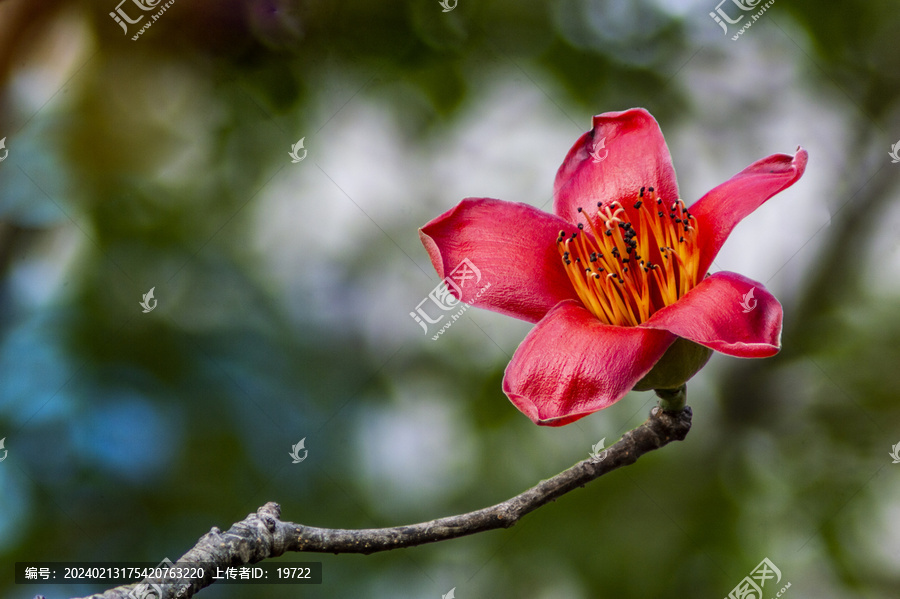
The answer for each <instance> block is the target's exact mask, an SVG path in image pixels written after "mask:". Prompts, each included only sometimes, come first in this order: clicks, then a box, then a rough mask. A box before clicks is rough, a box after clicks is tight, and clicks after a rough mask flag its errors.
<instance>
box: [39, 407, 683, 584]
mask: <svg viewBox="0 0 900 599" xmlns="http://www.w3.org/2000/svg"><path fill="white" fill-rule="evenodd" d="M691 416H692V412H691V408H690V407H685V408H684V409H683V410H681V411H678V412H667V411H664V410H662V409H661V408H659V407H655V408H653V410H652V411H651V412H650V418H649V419H647V421H646V422H644V423H643V424H642V425H640V426H639V427H637V428H635V429H634V430H632V431H629V432H627V433H625V435H624V436H623V437H622V438H621V439H620V440H619V441H618V442H617V443H615V444H614V445H612V446H610V447H609V448H607V449H606V450H604V452H602V453H601V454H599V457H597V458H595V457H592V458H589V459H587V460H583V461H581V462H578V463H577V464H575V465H574V466H572V467H571V468H569V469H568V470H565V471H563V472H560V473H559V474H557V475H556V476H554V477H553V478H549V479H547V480H544V481H541V482H540V483H538V484H537V485H535V486H534V487H532V488H530V489H528V490H527V491H525V492H524V493H521V494H519V495H516V496H515V497H512V498H510V499H507V500H506V501H503V502H501V503H498V504H496V505H493V506H491V507H487V508H484V509H480V510H476V511H474V512H469V513H467V514H460V515H457V516H449V517H447V518H439V519H437V520H431V521H430V522H420V523H419V524H411V525H409V526H396V527H392V528H371V529H359V530H344V529H331V528H315V527H312V526H305V525H303V524H294V523H292V522H282V521H281V520H280V517H281V507H280V506H279V505H278V504H277V503H273V502H269V503H267V504H265V505H264V506H262V507H261V508H259V509H258V510H257V511H256V513H255V514H250V515H248V516H247V517H246V518H245V519H244V520H242V521H240V522H237V523H236V524H234V525H233V526H232V527H231V528H230V529H228V530H227V531H226V532H222V531H221V530H219V529H218V528H213V529H212V530H210V531H209V532H208V533H207V534H205V535H203V537H201V538H200V540H199V541H198V543H197V544H196V545H195V546H194V547H193V549H191V550H190V551H188V552H187V553H186V554H184V555H183V556H182V557H181V558H180V559H179V560H178V562H177V564H176V565H177V566H189V565H190V564H199V563H203V564H210V563H214V564H216V565H219V566H221V567H223V568H225V567H229V566H241V565H245V564H255V563H257V562H260V561H263V560H265V559H268V558H273V557H278V556H280V555H283V554H284V553H286V552H288V551H298V552H313V553H364V554H369V553H376V552H378V551H389V550H391V549H399V548H401V547H415V546H417V545H424V544H426V543H437V542H439V541H446V540H449V539H456V538H459V537H464V536H467V535H471V534H475V533H479V532H484V531H486V530H494V529H497V528H509V527H511V526H513V525H514V524H515V523H516V522H518V521H519V520H520V519H521V518H522V517H523V516H525V515H526V514H528V513H530V512H533V511H534V510H536V509H538V508H539V507H541V506H544V505H546V504H548V503H550V502H551V501H554V500H555V499H557V498H558V497H561V496H563V495H565V494H566V493H568V492H569V491H572V490H573V489H576V488H578V487H583V486H584V485H586V484H587V483H589V482H591V481H592V480H594V479H597V478H600V477H601V476H603V475H604V474H607V473H608V472H612V471H613V470H617V469H619V468H621V467H623V466H628V465H631V464H633V463H635V462H636V461H637V459H638V458H639V457H641V456H642V455H644V454H645V453H647V452H649V451H653V450H654V449H659V448H660V447H662V446H664V445H667V444H668V443H670V442H672V441H681V440H683V439H684V438H685V437H686V436H687V433H688V431H689V430H690V428H691ZM211 577H212V573H211V572H208V573H207V576H206V578H203V579H193V580H189V581H183V582H182V584H180V585H176V584H171V585H169V584H167V585H163V590H164V594H163V597H161V598H160V599H172V598H173V597H175V596H176V593H178V592H179V591H180V594H178V597H179V599H181V598H186V597H191V596H193V595H194V594H195V593H196V592H197V591H199V590H200V589H202V588H204V587H206V586H209V585H210V584H212V583H213V582H214V581H213V580H212V578H211ZM188 585H189V586H188ZM135 586H136V585H125V586H121V587H116V588H113V589H110V590H108V591H106V592H104V593H100V594H96V595H91V596H90V597H87V598H85V599H125V598H128V599H132V597H133V596H131V597H130V596H129V592H130V591H131V590H132V589H133V588H135ZM176 587H178V588H176ZM35 599H41V598H40V596H38V597H36V598H35Z"/></svg>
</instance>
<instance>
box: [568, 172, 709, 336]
mask: <svg viewBox="0 0 900 599" xmlns="http://www.w3.org/2000/svg"><path fill="white" fill-rule="evenodd" d="M597 208H598V209H597V214H596V216H595V217H594V218H591V217H588V218H587V219H586V220H587V223H588V228H589V231H585V230H584V225H578V231H575V232H573V233H571V234H570V235H567V234H566V232H565V231H560V232H559V237H558V238H557V240H556V245H557V247H558V249H559V253H560V256H561V257H562V261H563V267H564V268H565V270H566V274H567V275H568V277H569V280H570V281H571V282H572V286H573V287H574V288H575V292H576V293H577V294H578V297H579V298H580V299H581V301H582V303H583V304H584V306H585V308H587V309H588V310H589V311H590V312H591V313H592V314H594V316H596V317H597V318H598V319H600V321H601V322H604V323H606V324H611V325H617V326H634V325H638V324H640V323H642V322H644V321H646V320H647V319H648V318H650V316H651V315H652V314H653V313H654V312H656V311H657V310H659V309H660V308H663V307H665V306H668V305H670V304H673V303H675V302H676V301H678V298H680V297H682V296H683V295H684V294H685V293H687V292H688V291H690V290H691V289H692V288H693V287H694V286H695V285H697V283H698V282H699V281H698V280H697V279H698V274H699V273H698V272H697V268H698V266H699V264H700V252H699V246H698V245H697V219H696V218H694V217H693V216H692V215H691V214H690V212H689V211H688V210H687V208H685V206H684V202H682V201H681V200H675V201H663V200H662V199H661V198H658V197H657V196H656V193H655V192H654V190H653V188H652V187H650V188H648V189H647V190H646V192H645V189H644V188H641V191H640V194H639V195H638V198H637V201H636V202H635V204H634V209H635V210H636V211H637V212H638V215H637V216H638V219H635V222H637V223H638V226H637V227H635V226H634V225H633V224H632V222H631V221H629V220H627V219H628V212H627V211H626V210H625V208H624V207H622V205H621V204H619V202H612V203H610V204H607V205H605V206H604V205H602V204H601V203H599V202H598V204H597ZM578 211H579V212H583V210H582V209H581V208H579V209H578Z"/></svg>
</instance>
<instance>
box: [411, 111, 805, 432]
mask: <svg viewBox="0 0 900 599" xmlns="http://www.w3.org/2000/svg"><path fill="white" fill-rule="evenodd" d="M593 125H594V128H593V129H592V130H591V131H588V132H587V133H585V134H584V135H582V136H581V138H580V139H579V140H578V141H577V142H575V145H574V146H573V147H572V149H571V150H569V154H568V155H567V156H566V159H565V161H564V162H563V164H562V166H561V167H560V169H559V171H558V172H557V175H556V182H555V185H554V206H553V209H554V213H555V214H548V213H545V212H542V211H540V210H538V209H537V208H534V207H532V206H529V205H526V204H519V203H512V202H504V201H501V200H494V199H489V198H467V199H465V200H463V201H462V202H460V203H459V205H457V206H456V207H455V208H453V209H451V210H449V211H448V212H446V213H444V214H442V215H441V216H439V217H437V218H435V219H434V220H432V221H431V222H429V223H428V224H427V225H425V226H424V227H422V229H421V230H420V231H419V237H420V238H421V239H422V243H423V244H424V245H425V248H426V249H427V250H428V254H429V255H430V257H431V262H432V264H433V265H434V268H435V270H437V272H438V275H439V276H441V277H444V276H445V275H446V274H448V273H450V272H451V271H452V270H453V269H454V268H455V267H456V266H457V265H458V264H459V263H460V262H462V260H464V259H466V258H468V259H469V260H471V262H472V263H473V264H475V265H476V266H477V267H478V269H479V270H480V272H481V274H482V276H483V277H484V278H485V279H486V280H487V281H489V282H490V283H491V286H490V287H489V288H488V289H483V290H482V293H479V290H478V289H477V288H475V287H474V285H465V286H463V287H462V288H461V293H458V292H456V291H455V290H454V291H453V293H454V295H457V296H459V299H460V300H462V301H464V302H469V303H474V305H477V306H480V307H483V308H487V309H489V310H494V311H496V312H501V313H503V314H508V315H510V316H515V317H516V318H521V319H523V320H527V321H529V322H536V323H537V326H535V327H534V329H532V331H531V332H530V333H529V334H528V336H526V337H525V340H524V341H522V343H521V345H519V348H518V349H517V350H516V353H515V355H514V356H513V358H512V361H511V362H510V363H509V366H507V368H506V374H505V376H504V380H503V391H504V392H505V393H506V395H507V396H509V399H510V400H511V401H512V402H513V404H515V406H516V407H517V408H519V410H521V411H522V412H523V413H524V414H525V415H527V416H528V417H529V418H531V419H532V420H533V421H534V422H535V423H537V424H543V425H550V426H561V425H563V424H568V423H570V422H574V421H575V420H578V419H579V418H582V417H584V416H587V415H588V414H590V413H592V412H595V411H597V410H601V409H603V408H605V407H608V406H610V405H612V404H613V403H615V402H617V401H619V400H620V399H621V398H622V397H623V396H625V394H626V393H628V392H629V391H630V390H632V389H639V390H648V389H676V388H678V387H680V386H681V385H682V384H683V383H684V382H685V381H686V380H687V379H689V378H690V377H691V376H693V375H694V374H695V373H696V371H697V370H699V369H700V368H701V367H702V366H703V365H704V364H705V363H706V360H707V359H708V358H709V355H710V353H711V352H710V351H709V350H716V351H719V352H722V353H725V354H729V355H732V356H738V357H742V358H760V357H767V356H771V355H774V354H775V353H777V352H778V350H779V349H780V347H781V318H782V312H781V304H779V303H778V300H776V299H775V297H773V296H772V294H770V293H769V292H768V291H767V290H766V289H765V287H763V286H762V285H761V284H760V283H757V282H755V281H752V280H750V279H748V278H746V277H743V276H741V275H739V274H735V273H731V272H716V273H714V274H712V275H709V276H706V274H707V270H708V269H709V266H710V264H712V261H713V259H714V258H715V257H716V254H717V253H718V252H719V249H720V248H721V247H722V244H724V243H725V240H726V239H727V238H728V235H729V234H730V233H731V230H732V229H733V228H734V226H735V225H737V223H739V222H740V221H741V220H742V219H743V218H744V217H745V216H747V215H748V214H750V213H751V212H753V211H754V210H755V209H756V208H757V207H759V206H760V205H762V203H763V202H765V201H766V200H768V199H769V198H770V197H772V196H773V195H775V194H776V193H778V192H779V191H781V190H783V189H785V188H787V187H789V186H790V185H792V184H793V183H794V181H796V180H797V179H798V178H800V176H801V175H802V174H803V171H804V169H805V168H806V160H807V154H806V151H805V150H803V149H802V148H798V149H797V153H796V154H795V155H794V156H790V155H787V154H774V155H772V156H769V157H768V158H764V159H762V160H759V161H757V162H755V163H753V164H751V165H750V166H748V167H747V168H745V169H744V170H743V171H741V172H739V173H738V174H736V175H735V176H734V177H732V178H731V179H729V180H728V181H726V182H725V183H722V184H721V185H719V186H718V187H716V188H715V189H713V190H712V191H710V192H708V193H707V194H706V195H704V196H703V197H702V198H700V199H699V200H698V201H697V202H695V203H694V204H693V205H692V206H691V207H690V209H688V208H686V207H685V205H684V202H682V200H680V199H679V195H678V187H677V184H676V182H675V170H674V168H673V167H672V159H671V157H670V155H669V150H668V148H667V147H666V143H665V140H664V139H663V135H662V132H661V131H660V129H659V125H658V124H657V123H656V120H655V119H654V118H653V117H652V116H651V115H650V113H648V112H647V111H646V110H643V109H640V108H634V109H631V110H627V111H625V112H608V113H605V114H601V115H598V116H595V117H594V119H593ZM476 294H478V297H477V299H475V298H476ZM706 348H708V349H706Z"/></svg>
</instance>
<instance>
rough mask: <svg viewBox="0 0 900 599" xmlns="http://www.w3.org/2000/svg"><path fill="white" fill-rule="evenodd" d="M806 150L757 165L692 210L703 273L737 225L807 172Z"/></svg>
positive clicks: (799, 150)
mask: <svg viewBox="0 0 900 599" xmlns="http://www.w3.org/2000/svg"><path fill="white" fill-rule="evenodd" d="M807 156H808V155H807V153H806V150H804V149H803V148H797V153H796V154H794V155H793V156H791V155H789V154H773V155H771V156H769V157H768V158H763V159H762V160H759V161H757V162H754V163H753V164H751V165H750V166H748V167H747V168H745V169H744V170H742V171H741V172H739V173H738V174H736V175H735V176H733V177H732V178H731V179H729V180H728V181H726V182H724V183H722V184H721V185H719V186H718V187H716V188H715V189H713V190H712V191H710V192H708V193H707V194H706V195H704V196H703V197H702V198H700V199H699V200H697V201H696V202H695V203H694V205H693V206H691V207H690V212H691V214H693V215H694V216H696V217H697V222H698V225H699V231H698V233H699V234H698V239H697V240H698V243H699V244H700V271H699V274H700V275H701V276H702V275H704V274H706V271H707V269H709V265H710V264H712V261H713V260H715V258H716V254H718V253H719V250H720V249H721V248H722V245H723V244H724V243H725V240H726V239H728V236H729V235H730V234H731V230H732V229H734V226H735V225H737V224H738V223H739V222H741V221H742V220H743V219H744V218H745V217H746V216H747V215H748V214H750V213H751V212H753V211H754V210H756V209H757V208H759V207H760V206H761V205H762V204H763V203H765V201H766V200H768V199H769V198H771V197H772V196H774V195H775V194H776V193H778V192H779V191H781V190H783V189H786V188H788V187H790V186H791V185H793V183H794V181H796V180H797V179H799V178H800V175H802V174H803V171H804V170H806V160H807Z"/></svg>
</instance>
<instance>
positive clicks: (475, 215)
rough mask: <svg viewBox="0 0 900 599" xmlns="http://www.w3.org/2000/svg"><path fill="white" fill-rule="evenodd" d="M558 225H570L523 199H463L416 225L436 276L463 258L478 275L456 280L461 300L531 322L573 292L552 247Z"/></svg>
mask: <svg viewBox="0 0 900 599" xmlns="http://www.w3.org/2000/svg"><path fill="white" fill-rule="evenodd" d="M563 229H566V230H568V231H569V232H574V230H575V228H574V227H573V226H572V225H571V224H569V223H566V222H565V221H563V220H562V219H560V218H558V217H556V216H553V215H552V214H547V213H546V212H541V211H540V210H538V209H537V208H535V207H533V206H529V205H527V204H518V203H513V202H503V201H501V200H492V199H488V198H467V199H465V200H463V201H462V202H460V203H459V204H458V205H457V206H456V207H455V208H452V209H450V210H448V211H447V212H445V213H444V214H442V215H440V216H439V217H437V218H435V219H434V220H432V221H431V222H429V223H428V224H426V225H425V226H424V227H422V228H421V229H420V230H419V238H420V239H421V240H422V243H423V244H424V245H425V249H427V250H428V255H429V256H430V257H431V263H432V264H433V265H434V269H435V270H436V271H437V273H438V276H439V277H441V278H444V277H448V276H450V277H452V276H453V272H454V269H456V268H457V267H458V266H459V265H460V264H462V263H463V261H464V260H466V259H468V260H469V261H470V264H471V265H472V266H474V268H475V269H476V271H477V273H478V277H477V278H470V279H469V280H468V281H465V282H464V283H463V284H461V285H460V288H461V291H462V297H461V298H460V299H461V300H462V301H464V302H466V303H471V304H474V305H476V306H478V307H481V308H487V309H488V310H494V311H495V312H500V313H502V314H508V315H510V316H514V317H516V318H521V319H522V320H527V321H529V322H537V321H538V320H540V319H541V318H543V317H544V315H545V314H546V313H547V311H548V310H550V309H551V308H552V307H553V306H555V305H556V304H558V303H559V302H561V301H563V300H568V299H577V297H578V296H577V294H576V293H575V289H574V288H573V287H572V283H571V282H570V281H569V278H568V277H567V276H566V273H565V271H564V270H563V266H562V258H560V255H559V252H558V251H557V249H556V239H557V237H558V236H559V232H560V230H563ZM488 285H490V286H489V287H487V286H488ZM449 286H450V288H451V290H453V295H454V296H457V297H459V294H458V293H457V292H456V291H455V290H454V289H453V285H449ZM485 287H487V288H485Z"/></svg>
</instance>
